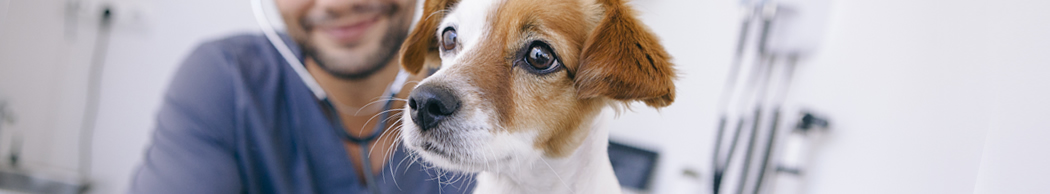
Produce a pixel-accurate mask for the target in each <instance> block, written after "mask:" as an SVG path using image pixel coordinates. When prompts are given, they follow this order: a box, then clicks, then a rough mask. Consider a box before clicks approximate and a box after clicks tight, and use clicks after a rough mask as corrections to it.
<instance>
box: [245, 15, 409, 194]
mask: <svg viewBox="0 0 1050 194" xmlns="http://www.w3.org/2000/svg"><path fill="white" fill-rule="evenodd" d="M252 12H253V13H254V14H255V21H256V22H258V23H259V27H260V28H261V29H262V31H263V34H264V35H265V36H266V39H267V40H269V41H270V44H271V45H273V47H274V48H275V49H277V52H278V53H280V54H281V58H283V59H284V60H285V62H287V63H288V65H289V66H291V67H292V70H294V71H295V73H296V74H297V75H298V76H299V78H300V79H302V81H303V83H305V84H306V87H307V88H309V89H310V91H311V92H312V93H313V95H314V97H316V98H317V100H318V101H319V102H320V103H321V104H322V106H323V107H324V108H325V109H327V110H329V111H328V113H327V115H326V116H328V117H329V118H330V120H329V121H330V122H332V123H331V124H332V126H334V127H333V128H334V129H335V130H336V131H337V133H339V134H340V135H341V136H342V139H343V140H344V141H348V142H353V143H355V144H357V145H360V147H361V161H362V162H361V167H362V168H361V169H360V170H361V171H362V172H364V174H365V183H366V185H367V186H368V190H369V191H371V192H372V193H377V194H378V193H380V192H379V186H378V185H376V180H375V176H373V175H372V164H371V160H369V159H368V158H369V155H368V153H369V149H368V147H369V144H370V143H371V142H372V141H373V140H375V139H376V138H377V137H379V135H380V134H382V133H383V131H385V129H386V125H385V124H383V123H384V122H385V121H386V120H387V119H388V117H389V116H390V115H389V114H390V111H389V110H390V108H391V107H390V106H392V102H393V101H394V100H393V99H394V98H395V97H396V96H397V95H398V93H399V92H400V91H401V88H402V86H404V84H405V82H406V81H407V80H408V72H405V71H404V70H401V71H399V72H398V73H397V76H396V77H394V82H391V83H390V85H389V86H387V88H386V91H385V92H383V94H384V97H387V98H386V99H380V100H386V103H385V104H384V105H383V109H382V110H381V111H380V116H379V118H378V122H379V123H377V124H376V126H375V129H374V130H372V134H369V135H368V136H365V137H354V136H353V135H350V134H349V133H347V132H346V130H343V125H342V122H341V121H340V119H339V109H338V107H335V106H334V104H333V103H332V101H331V99H329V98H328V94H327V93H326V92H325V91H324V89H322V88H321V85H320V84H318V83H317V80H315V79H314V77H313V76H311V75H310V73H309V72H307V71H306V66H304V65H303V63H302V62H300V61H299V58H298V57H296V56H295V54H294V53H293V52H292V49H291V48H290V47H288V45H287V44H285V43H284V41H283V40H282V39H281V38H280V37H279V36H278V35H277V31H276V30H275V29H274V27H273V25H271V24H270V21H269V19H267V18H266V14H265V11H264V9H263V5H262V0H252Z"/></svg>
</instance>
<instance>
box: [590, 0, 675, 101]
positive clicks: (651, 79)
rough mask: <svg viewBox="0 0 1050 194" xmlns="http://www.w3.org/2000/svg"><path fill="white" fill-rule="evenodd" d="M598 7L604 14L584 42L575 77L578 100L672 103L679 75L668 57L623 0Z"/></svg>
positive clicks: (607, 1) (601, 0)
mask: <svg viewBox="0 0 1050 194" xmlns="http://www.w3.org/2000/svg"><path fill="white" fill-rule="evenodd" d="M599 3H601V4H602V7H603V8H604V9H605V12H604V13H603V14H604V16H603V17H602V19H601V21H600V22H599V23H598V25H597V26H596V27H595V29H594V31H591V34H590V37H588V38H587V41H586V42H585V43H584V47H583V52H582V53H581V55H580V56H581V59H580V65H579V67H578V69H577V71H576V73H575V85H576V88H577V92H578V93H577V94H578V96H579V97H580V98H594V97H599V96H605V97H609V98H612V99H616V100H621V101H635V100H637V101H643V102H645V104H646V105H649V106H651V107H654V108H660V107H666V106H667V105H670V104H671V103H672V102H674V97H675V86H674V82H673V81H674V79H675V76H676V75H675V70H674V67H672V66H673V64H671V62H670V60H671V58H670V55H668V54H667V52H666V51H664V48H663V46H662V45H660V42H659V40H657V39H656V35H654V34H653V33H652V32H650V31H649V30H648V29H647V28H646V27H645V26H643V25H642V23H641V22H639V21H638V20H637V19H636V18H635V17H634V15H633V14H634V13H633V10H631V8H629V7H627V5H625V4H624V3H623V2H622V1H621V0H599Z"/></svg>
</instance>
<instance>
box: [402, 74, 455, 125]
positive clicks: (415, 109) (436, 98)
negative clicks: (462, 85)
mask: <svg viewBox="0 0 1050 194" xmlns="http://www.w3.org/2000/svg"><path fill="white" fill-rule="evenodd" d="M459 106H460V101H459V98H457V97H456V95H455V94H453V93H452V90H450V89H448V88H446V87H443V86H436V85H434V84H424V85H420V86H418V87H416V89H414V90H412V94H410V95H409V97H408V107H409V109H410V110H409V114H411V116H412V121H414V122H415V123H416V125H418V126H419V129H420V130H422V131H427V130H430V129H432V128H434V127H437V126H438V124H441V122H442V121H445V120H446V119H447V118H448V117H451V116H452V114H455V113H456V111H457V110H459Z"/></svg>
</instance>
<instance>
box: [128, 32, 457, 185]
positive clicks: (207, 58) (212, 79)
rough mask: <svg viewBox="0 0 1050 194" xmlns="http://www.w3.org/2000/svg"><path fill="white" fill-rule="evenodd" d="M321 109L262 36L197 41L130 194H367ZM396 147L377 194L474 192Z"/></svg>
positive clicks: (163, 109)
mask: <svg viewBox="0 0 1050 194" xmlns="http://www.w3.org/2000/svg"><path fill="white" fill-rule="evenodd" d="M284 40H285V43H287V44H289V45H292V47H293V49H296V51H295V52H296V53H297V54H298V53H299V51H298V50H297V49H298V46H296V44H295V43H294V42H292V41H289V40H288V38H285V39H284ZM322 106H323V105H322V104H321V103H320V102H319V101H318V100H317V99H316V98H315V97H314V96H313V94H312V93H311V92H310V90H309V89H308V88H307V87H306V85H305V84H304V83H303V82H302V80H301V79H300V78H299V77H298V75H296V74H295V72H294V71H293V70H292V68H291V67H289V66H288V64H287V63H286V62H285V61H284V60H283V59H282V58H281V57H280V55H279V54H278V52H277V50H275V49H274V48H273V46H272V45H270V43H269V42H268V41H267V40H266V38H265V37H264V36H262V35H257V34H252V35H238V36H233V37H229V38H225V39H221V40H217V41H212V42H208V43H205V44H203V45H201V46H200V47H198V48H197V49H196V50H194V51H193V52H192V54H190V56H189V57H188V58H187V59H186V60H185V61H184V62H183V63H182V65H181V66H180V67H179V69H178V71H177V72H176V74H175V76H174V78H173V80H172V82H171V85H170V86H169V87H168V90H167V93H166V94H165V95H164V100H163V104H162V105H161V109H160V111H159V113H158V115H157V125H156V128H155V131H154V132H153V137H152V142H151V145H150V146H149V148H148V149H147V151H146V154H145V158H144V159H143V163H142V165H141V166H140V167H139V168H138V170H137V171H136V172H135V174H134V176H133V177H132V181H131V188H130V190H129V193H180V194H182V193H368V188H367V187H366V186H365V184H363V181H362V180H359V178H358V176H357V174H356V173H355V172H356V171H357V170H358V169H355V168H354V166H353V165H351V162H350V157H349V156H348V153H347V151H346V149H345V147H344V146H343V140H342V139H341V137H340V134H339V132H340V131H341V130H343V129H341V127H340V128H337V127H339V126H334V125H333V122H332V121H331V120H329V118H328V117H326V116H325V111H324V109H323V108H322ZM402 148H403V147H399V148H398V149H395V150H396V151H395V153H394V156H393V158H392V159H391V160H390V162H388V163H386V164H385V167H384V169H383V173H381V174H377V175H376V177H375V180H376V181H377V184H378V185H379V187H380V188H379V190H380V191H381V192H382V193H442V194H456V193H467V192H471V191H472V190H473V187H474V185H475V184H474V181H473V180H472V179H470V178H465V177H464V176H463V175H462V174H455V173H443V172H438V170H437V169H433V168H426V167H424V166H423V164H421V162H419V161H415V162H413V161H411V158H409V159H405V158H406V155H407V154H406V152H405V150H403V149H402ZM438 175H443V176H438ZM466 177H472V176H466Z"/></svg>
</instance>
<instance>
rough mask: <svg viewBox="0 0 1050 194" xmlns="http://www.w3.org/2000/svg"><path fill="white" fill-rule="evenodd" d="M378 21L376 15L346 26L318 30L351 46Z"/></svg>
mask: <svg viewBox="0 0 1050 194" xmlns="http://www.w3.org/2000/svg"><path fill="white" fill-rule="evenodd" d="M378 21H379V16H378V15H377V16H372V17H371V18H368V19H366V20H363V21H359V22H354V23H350V24H346V25H339V26H326V27H321V28H320V30H321V31H322V32H324V33H325V34H328V36H330V37H331V38H332V39H335V41H337V42H339V43H344V44H351V43H355V42H358V41H360V39H361V37H363V36H364V34H365V32H367V31H368V29H369V28H371V27H372V26H373V25H375V24H376V22H378Z"/></svg>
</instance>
